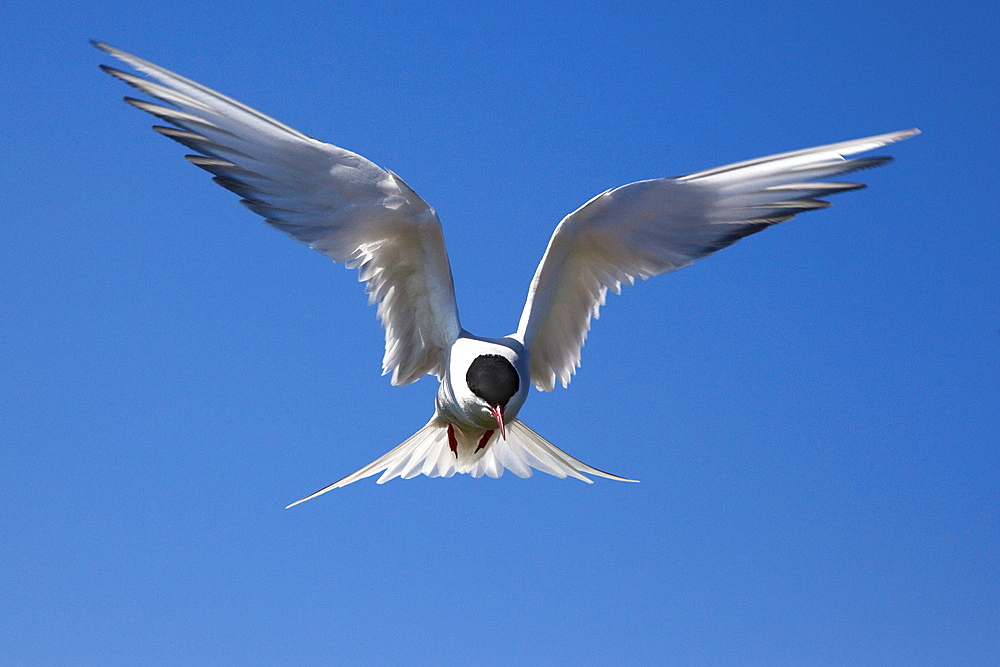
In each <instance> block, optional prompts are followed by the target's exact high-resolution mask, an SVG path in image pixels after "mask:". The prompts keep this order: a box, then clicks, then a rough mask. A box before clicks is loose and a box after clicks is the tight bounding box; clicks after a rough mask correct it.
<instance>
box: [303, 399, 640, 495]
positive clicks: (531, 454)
mask: <svg viewBox="0 0 1000 667" xmlns="http://www.w3.org/2000/svg"><path fill="white" fill-rule="evenodd" d="M452 428H453V427H452ZM448 430H449V424H448V423H447V422H445V421H443V420H441V419H438V418H437V417H436V416H435V417H433V418H432V419H431V420H430V421H429V422H427V425H426V426H424V427H423V428H422V429H420V430H419V431H417V432H416V433H414V434H413V435H411V436H410V437H409V438H408V439H407V440H406V441H405V442H404V443H403V444H401V445H399V446H398V447H396V448H395V449H393V450H392V451H391V452H389V453H388V454H386V455H385V456H382V457H381V458H379V459H377V460H375V461H372V462H371V463H369V464H368V465H366V466H365V467H364V468H362V469H361V470H358V471H357V472H355V473H352V474H350V475H348V476H347V477H345V478H343V479H342V480H340V481H337V482H334V483H333V484H331V485H329V486H325V487H323V488H322V489H320V490H319V491H317V492H316V493H313V494H310V495H308V496H306V497H305V498H303V499H302V500H297V501H295V502H294V503H292V504H291V505H289V506H288V507H294V506H296V505H298V504H299V503H304V502H305V501H307V500H311V499H313V498H315V497H316V496H319V495H322V494H324V493H326V492H327V491H332V490H333V489H337V488H340V487H342V486H347V485H348V484H351V483H352V482H356V481H358V480H359V479H364V478H365V477H371V476H372V475H377V474H378V473H382V476H381V477H379V478H378V483H379V484H384V483H385V482H388V481H389V480H390V479H393V478H395V477H402V478H403V479H409V478H411V477H416V476H417V475H427V476H428V477H451V476H452V475H454V474H455V473H464V474H468V475H472V476H473V477H482V476H483V475H487V476H489V477H500V476H501V475H502V474H503V471H504V470H505V469H506V470H510V471H511V472H512V473H514V474H515V475H517V476H518V477H531V474H532V468H534V469H535V470H541V471H542V472H546V473H548V474H550V475H554V476H556V477H559V478H564V477H576V478H577V479H579V480H582V481H584V482H587V483H588V484H592V483H593V482H592V481H591V480H590V479H588V478H587V477H586V476H584V473H586V474H588V475H597V476H599V477H607V478H608V479H616V480H618V481H619V482H637V481H638V480H635V479H626V478H624V477H619V476H617V475H612V474H609V473H606V472H604V471H602V470H598V469H597V468H593V467H591V466H589V465H587V464H586V463H584V462H583V461H579V460H577V459H575V458H573V457H572V456H570V455H569V454H567V453H566V452H564V451H562V450H561V449H559V448H558V447H556V446H555V445H553V444H552V443H551V442H549V441H548V440H546V439H545V438H543V437H542V436H540V435H538V434H537V433H535V432H534V431H532V430H531V429H530V428H528V427H527V426H525V424H524V423H523V422H522V421H521V420H519V419H515V420H514V421H512V422H510V423H509V424H507V439H506V440H504V439H503V438H501V437H500V434H499V433H492V432H491V431H476V432H474V433H465V432H462V431H460V430H458V429H457V428H453V430H452V436H453V438H454V442H452V441H451V440H450V439H449V434H448ZM487 433H492V435H489V436H487V440H486V442H485V443H483V442H482V439H483V437H484V436H485V435H486V434H487ZM453 446H454V447H453ZM285 509H288V508H287V507H286V508H285Z"/></svg>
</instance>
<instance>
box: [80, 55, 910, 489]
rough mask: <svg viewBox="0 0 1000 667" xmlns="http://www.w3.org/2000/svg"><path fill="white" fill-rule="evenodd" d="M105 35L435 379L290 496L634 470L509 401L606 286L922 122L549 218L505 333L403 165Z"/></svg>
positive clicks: (774, 216)
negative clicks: (377, 435)
mask: <svg viewBox="0 0 1000 667" xmlns="http://www.w3.org/2000/svg"><path fill="white" fill-rule="evenodd" d="M93 44H94V46H96V47H97V48H98V49H100V50H101V51H104V52H105V53H107V54H109V55H111V56H114V57H115V58H117V59H118V60H121V61H122V62H124V63H126V64H128V65H130V66H131V67H132V68H134V69H135V70H137V71H139V72H141V73H143V74H145V75H146V76H147V77H149V78H143V77H139V76H135V75H133V74H130V73H127V72H124V71H121V70H118V69H115V68H112V67H108V66H106V65H102V66H101V69H103V70H104V71H105V72H107V73H108V74H110V75H111V76H113V77H115V78H117V79H120V80H122V81H124V82H125V83H127V84H129V85H131V86H133V87H135V88H137V89H138V90H139V91H141V92H142V93H145V94H146V95H148V96H149V97H151V98H153V99H155V100H157V102H149V101H144V100H139V99H135V98H132V97H126V98H125V101H126V102H128V103H129V104H131V105H132V106H134V107H137V108H139V109H141V110H143V111H146V112H148V113H150V114H152V115H153V116H156V117H158V118H160V119H161V120H162V121H164V122H166V123H168V124H169V127H168V126H159V125H156V126H154V127H153V129H155V130H156V131H157V132H159V133H160V134H163V135H165V136H167V137H170V138H171V139H174V140H175V141H178V142H180V143H181V144H183V145H185V146H187V147H188V148H190V149H191V150H193V151H194V152H195V154H193V155H186V156H185V157H186V158H187V160H188V161H189V162H191V163H192V164H194V165H196V166H198V167H201V168H202V169H204V170H206V171H208V172H209V173H211V174H212V175H213V179H212V180H214V181H215V182H216V183H218V184H219V185H221V186H222V187H224V188H226V189H227V190H231V191H232V192H235V193H236V194H237V195H239V196H240V197H241V198H242V199H241V203H242V204H243V205H244V206H246V207H247V208H249V209H250V210H251V211H253V212H254V213H256V214H258V215H260V216H261V217H263V218H264V220H265V222H267V223H268V224H269V225H271V226H272V227H274V228H275V229H278V230H279V231H282V232H284V233H285V234H288V235H289V236H291V237H292V238H293V239H295V240H297V241H301V242H302V243H305V244H306V245H308V246H309V247H310V248H312V249H314V250H317V251H319V252H321V253H323V254H324V255H326V256H327V257H329V258H330V259H332V260H333V261H334V262H337V263H340V264H344V265H345V266H347V268H349V269H357V270H358V275H359V280H361V281H362V282H364V283H365V291H366V292H367V293H368V299H369V302H370V303H371V304H375V305H376V306H377V313H378V318H379V319H380V320H381V322H382V326H383V328H384V329H385V356H384V357H383V360H382V370H383V374H387V373H391V374H392V383H393V384H394V385H405V384H410V383H411V382H414V381H416V380H418V379H420V378H421V377H423V376H424V375H428V374H432V375H436V376H437V378H438V380H439V381H440V387H439V388H438V392H437V396H436V398H435V401H434V416H433V417H431V419H430V421H429V422H427V424H426V425H424V427H423V428H421V429H420V430H419V431H417V432H416V433H415V434H413V435H412V436H411V437H410V438H409V439H407V440H406V441H405V442H403V443H402V444H401V445H399V446H398V447H396V448H395V449H393V450H392V451H390V452H389V453H387V454H385V455H384V456H382V457H380V458H379V459H377V460H376V461H373V462H372V463H370V464H368V465H366V466H365V467H363V468H361V469H360V470H358V471H357V472H354V473H352V474H350V475H348V476H346V477H344V478H343V479H341V480H339V481H337V482H334V483H333V484H330V485H329V486H326V487H324V488H322V489H320V490H319V491H316V492H315V493H312V494H310V495H308V496H306V497H305V498H302V499H301V500H298V501H296V502H294V503H292V504H291V505H289V506H288V507H293V506H295V505H297V504H299V503H301V502H305V501H306V500H309V499H311V498H315V497H316V496H318V495H321V494H323V493H326V492H327V491H330V490H332V489H336V488H338V487H342V486H346V485H347V484H351V483H352V482H356V481H358V480H360V479H364V478H366V477H370V476H372V475H376V474H379V473H381V477H379V479H378V482H379V483H380V484H381V483H383V482H386V481H388V480H390V479H393V478H395V477H402V478H410V477H415V476H417V475H420V474H423V475H427V476H428V477H450V476H451V475H454V474H455V473H465V474H469V475H472V476H474V477H481V476H483V475H488V476H490V477H499V476H500V475H502V474H503V472H504V470H505V469H506V470H510V471H511V472H513V473H514V474H515V475H518V476H519V477H530V476H531V474H532V469H535V470H540V471H543V472H546V473H549V474H551V475H555V476H556V477H561V478H564V477H575V478H577V479H580V480H583V481H585V482H588V483H590V482H591V480H590V479H589V478H588V477H586V475H596V476H600V477H607V478H609V479H615V480H619V481H635V480H629V479H625V478H624V477H618V476H617V475H611V474H609V473H606V472H603V471H601V470H598V469H597V468H593V467H591V466H589V465H587V464H586V463H583V462H582V461H579V460H577V459H575V458H573V457H572V456H570V455H569V454H567V453H566V452H563V451H562V450H560V449H559V448H557V447H556V446H555V445H553V444H552V443H550V442H549V441H548V440H546V439H545V438H543V437H542V436H540V435H538V434H537V433H535V432H534V431H533V430H531V429H530V428H528V427H527V426H526V425H525V424H524V423H523V422H522V421H521V420H519V419H518V418H517V415H518V413H519V411H520V410H521V407H522V406H523V405H524V401H525V399H526V398H527V396H528V389H529V386H530V385H534V386H535V387H536V388H538V389H540V390H542V391H551V390H552V389H553V388H554V387H555V384H556V382H559V383H560V384H562V385H563V386H564V387H565V386H567V385H568V384H569V381H570V379H571V378H572V376H573V374H574V373H575V372H576V369H577V368H579V366H580V350H581V348H582V347H583V343H584V340H585V339H586V337H587V331H588V330H589V329H590V321H591V318H594V317H597V315H598V311H599V309H600V307H601V306H602V305H603V304H604V300H605V297H606V295H607V292H608V290H611V291H612V292H614V293H615V294H618V293H619V292H620V290H621V287H622V286H623V285H632V284H633V283H634V282H635V280H636V279H637V278H638V279H642V280H645V279H647V278H650V277H652V276H657V275H660V274H661V273H666V272H668V271H673V270H675V269H680V268H682V267H685V266H687V265H689V264H691V263H693V262H694V261H696V260H698V259H701V258H702V257H705V256H706V255H710V254H712V253H713V252H715V251H717V250H721V249H722V248H725V247H726V246H729V245H732V244H733V243H735V242H736V241H738V240H740V239H742V238H743V237H745V236H749V235H750V234H755V233H757V232H759V231H761V230H763V229H764V228H766V227H769V226H771V225H774V224H777V223H779V222H784V221H786V220H790V219H791V218H793V217H795V216H796V215H798V214H799V213H803V212H806V211H812V210H814V209H819V208H826V207H827V206H829V202H827V201H824V199H822V198H824V197H826V196H828V195H832V194H836V193H839V192H845V191H847V190H855V189H858V188H862V187H864V185H862V184H861V183H850V182H843V181H829V180H827V179H829V178H831V177H836V176H841V175H843V174H847V173H850V172H854V171H858V170H860V169H866V168H869V167H877V166H879V165H882V164H885V163H886V162H888V161H889V160H891V158H889V157H850V156H853V155H856V154H859V153H864V152H867V151H871V150H874V149H876V148H879V147H881V146H885V145H886V144H891V143H893V142H896V141H901V140H903V139H907V138H909V137H912V136H913V135H915V134H918V133H919V130H916V129H911V130H903V131H900V132H892V133H889V134H881V135H878V136H873V137H866V138H864V139H855V140H853V141H844V142H841V143H836V144H829V145H826V146H819V147H816V148H806V149H803V150H797V151H792V152H789V153H781V154H778V155H771V156H767V157H762V158H757V159H754V160H747V161H745V162H737V163H734V164H729V165H726V166H723V167H716V168H715V169H708V170H706V171H699V172H697V173H693V174H688V175H686V176H679V177H676V178H657V179H651V180H646V181H638V182H636V183H630V184H628V185H623V186H621V187H617V188H613V189H611V190H608V191H606V192H603V193H601V194H599V195H597V196H596V197H594V198H593V199H591V200H590V201H588V202H587V203H586V204H584V205H583V206H581V207H580V208H578V209H577V210H576V211H574V212H572V213H570V214H569V215H568V216H566V217H565V218H563V220H562V221H561V222H560V223H559V224H558V225H557V226H556V229H555V231H554V232H553V233H552V238H551V239H550V240H549V245H548V247H547V248H546V249H545V254H544V256H543V257H542V261H541V263H540V264H539V265H538V268H537V270H536V271H535V275H534V278H532V281H531V285H530V287H529V289H528V298H527V301H526V302H525V304H524V310H523V311H522V313H521V319H520V322H519V323H518V326H517V330H516V331H515V332H514V333H512V334H510V335H509V336H504V337H502V338H483V337H480V336H475V335H473V334H471V333H469V332H468V331H466V330H465V329H463V328H462V325H461V323H460V322H459V319H458V309H457V307H456V304H455V290H454V286H453V283H452V276H451V268H450V266H449V263H448V255H447V253H446V252H445V246H444V237H443V235H442V232H441V223H440V221H439V220H438V217H437V214H436V213H435V212H434V209H433V208H431V207H430V206H429V205H428V204H427V203H426V202H425V201H424V200H423V199H421V198H420V196H419V195H417V193H416V192H414V191H413V190H412V189H411V188H410V187H409V186H408V185H407V184H406V183H405V182H404V181H403V180H402V179H401V178H400V177H399V176H397V175H396V174H394V173H393V172H391V171H389V170H385V169H382V168H381V167H379V166H378V165H376V164H374V163H372V162H370V161H368V160H366V159H365V158H363V157H361V156H360V155H357V154H355V153H352V152H350V151H348V150H345V149H343V148H339V147H337V146H334V145H332V144H328V143H324V142H322V141H318V140H316V139H313V138H312V137H309V136H306V135H304V134H302V133H301V132H299V131H297V130H294V129H292V128H291V127H288V126H287V125H284V124H283V123H280V122H278V121H277V120H274V119H273V118H270V117H268V116H265V115H264V114H262V113H260V112H259V111H256V110H254V109H251V108H250V107H248V106H246V105H244V104H241V103H240V102H237V101H236V100H233V99H230V98H228V97H226V96H224V95H221V94H220V93H217V92H215V91H214V90H211V89H209V88H206V87H205V86H202V85H201V84H198V83H196V82H194V81H191V80H190V79H186V78H184V77H182V76H179V75H177V74H174V73H173V72H170V71H168V70H166V69H163V68H162V67H159V66H157V65H154V64H153V63H151V62H148V61H146V60H142V59H141V58H137V57H136V56H133V55H131V54H129V53H126V52H125V51H121V50H119V49H116V48H114V47H112V46H109V45H108V44H104V43H102V42H93Z"/></svg>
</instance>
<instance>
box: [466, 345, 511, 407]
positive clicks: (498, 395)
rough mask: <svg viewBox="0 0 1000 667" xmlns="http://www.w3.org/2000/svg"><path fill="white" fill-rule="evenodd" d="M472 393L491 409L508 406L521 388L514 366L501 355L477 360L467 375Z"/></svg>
mask: <svg viewBox="0 0 1000 667" xmlns="http://www.w3.org/2000/svg"><path fill="white" fill-rule="evenodd" d="M465 382H466V384H468V385H469V389H471V390H472V393H473V394H475V395H476V396H478V397H479V398H481V399H483V400H484V401H486V402H487V403H489V404H490V406H491V407H496V406H498V405H507V401H509V400H510V399H511V397H512V396H513V395H514V394H516V393H517V390H518V389H519V388H520V387H521V380H520V378H518V377H517V370H516V369H515V368H514V366H513V364H511V363H510V362H509V361H507V360H506V359H505V358H503V357H501V356H500V355H499V354H484V355H481V356H478V357H476V358H475V360H474V361H473V362H472V364H471V365H470V366H469V370H468V372H467V373H466V374H465Z"/></svg>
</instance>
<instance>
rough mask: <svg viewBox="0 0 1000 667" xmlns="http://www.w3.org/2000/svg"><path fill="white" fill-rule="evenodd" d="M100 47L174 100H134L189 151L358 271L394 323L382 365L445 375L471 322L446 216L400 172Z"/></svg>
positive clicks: (282, 226) (396, 375)
mask: <svg viewBox="0 0 1000 667" xmlns="http://www.w3.org/2000/svg"><path fill="white" fill-rule="evenodd" d="M94 46H96V47H97V48H99V49H101V50H102V51H104V52H105V53H108V54H110V55H112V56H114V57H115V58H118V59H119V60H121V61H123V62H125V63H128V64H129V65H131V66H132V67H134V68H135V69H136V70H138V71H140V72H142V73H144V74H146V75H148V76H149V77H151V78H152V79H154V80H155V82H153V81H150V80H148V79H145V78H141V77H137V76H133V75H132V74H128V73H126V72H122V71H120V70H116V69H114V68H111V67H106V66H102V67H101V69H103V70H104V71H105V72H107V73H108V74H110V75H112V76H114V77H116V78H118V79H121V80H122V81H124V82H125V83H128V84H129V85H132V86H134V87H136V88H138V89H139V90H140V91H142V92H143V93H145V94H147V95H149V96H150V97H153V98H155V99H156V100H158V101H159V102H162V103H163V104H156V103H152V102H146V101H142V100H137V99H132V98H128V97H126V98H125V101H126V102H128V103H129V104H131V105H132V106H135V107H138V108H139V109H142V110H143V111H146V112H148V113H151V114H153V115H154V116H157V117H158V118H160V119H162V120H164V121H166V122H167V123H170V124H171V125H172V126H173V127H161V126H154V128H153V129H155V130H156V131H157V132H159V133H160V134H163V135H166V136H168V137H170V138H171V139H174V140H176V141H178V142H180V143H182V144H184V145H185V146H187V147H189V148H191V149H193V150H194V151H196V152H197V153H198V154H197V155H187V156H186V157H187V159H188V160H189V161H190V162H191V163H193V164H195V165H197V166H199V167H201V168H202V169H205V170H206V171H208V172H210V173H212V174H214V175H215V178H214V179H213V180H214V181H215V182H216V183H218V184H219V185H221V186H222V187H224V188H226V189H228V190H232V191H233V192H235V193H236V194H238V195H239V196H240V197H242V198H243V199H242V202H241V203H242V204H244V205H245V206H246V207H247V208H249V209H250V210H251V211H253V212H254V213H257V214H258V215H260V216H262V217H263V218H264V219H265V221H266V222H267V223H268V224H269V225H271V226H272V227H274V228H276V229H278V230H280V231H282V232H284V233H286V234H288V235H289V236H291V237H292V238H294V239H295V240H297V241H301V242H302V243H305V244H307V245H308V246H309V247H310V248H312V249H314V250H317V251H319V252H321V253H323V254H324V255H326V256H328V257H329V258H330V259H332V260H333V261H335V262H338V263H342V264H346V265H347V267H348V268H356V269H358V274H359V279H360V280H362V281H365V282H366V283H367V285H366V286H365V291H366V292H367V293H368V296H369V302H370V303H375V304H378V317H379V319H380V320H381V321H382V326H383V327H384V328H385V357H384V358H383V360H382V370H383V373H389V372H391V373H392V382H393V384H409V383H410V382H413V381H415V380H418V379H419V378H421V377H422V376H424V375H425V374H427V373H434V374H436V375H438V376H439V377H441V376H443V375H444V371H445V366H446V361H445V360H446V358H447V351H448V348H449V347H450V346H451V344H452V342H454V340H455V338H456V337H457V336H458V334H459V331H460V326H459V321H458V311H457V308H456V306H455V290H454V286H453V283H452V278H451V268H450V266H449V264H448V255H447V253H446V252H445V247H444V238H443V236H442V234H441V223H440V221H439V220H438V218H437V214H436V213H435V212H434V209H432V208H431V207H430V206H428V205H427V203H426V202H424V200H423V199H421V198H420V197H419V196H418V195H417V193H415V192H414V191H413V190H411V189H410V188H409V186H407V185H406V183H404V182H403V181H402V179H400V178H399V177H398V176H396V175H395V174H393V173H392V172H391V171H385V170H383V169H381V168H380V167H378V166H377V165H375V164H373V163H372V162H369V161H368V160H366V159H365V158H363V157H361V156H360V155H356V154H354V153H352V152H350V151H347V150H344V149H343V148H338V147H337V146H332V145H330V144H327V143H323V142H321V141H317V140H316V139H312V138H311V137H307V136H306V135H304V134H302V133H301V132H298V131H296V130H294V129H292V128H290V127H288V126H287V125H284V124H282V123H279V122H278V121H276V120H274V119H273V118H269V117H267V116H265V115H264V114H262V113H260V112H258V111H255V110H254V109H251V108H250V107H248V106H245V105H243V104H241V103H239V102H237V101H236V100H232V99H230V98H228V97H225V96H223V95H220V94H219V93H217V92H215V91H213V90H210V89H208V88H206V87H204V86H202V85H200V84H198V83H195V82H194V81H191V80H189V79H185V78H183V77H181V76H178V75H177V74H174V73H172V72H169V71H167V70H165V69H163V68H161V67H158V66H156V65H154V64H153V63H150V62H147V61H145V60H142V59H140V58H137V57H135V56H133V55H131V54H129V53H126V52H124V51H121V50H119V49H116V48H114V47H111V46H108V45H107V44H102V43H100V42H94Z"/></svg>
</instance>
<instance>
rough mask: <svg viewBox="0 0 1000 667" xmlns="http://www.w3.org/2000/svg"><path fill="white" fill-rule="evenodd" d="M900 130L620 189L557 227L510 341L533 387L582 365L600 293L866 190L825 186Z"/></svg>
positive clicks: (549, 384)
mask: <svg viewBox="0 0 1000 667" xmlns="http://www.w3.org/2000/svg"><path fill="white" fill-rule="evenodd" d="M917 133H918V130H905V131H902V132H893V133H890V134H882V135H878V136H874V137H867V138H864V139H855V140H853V141H845V142H842V143H837V144H830V145H827V146H819V147H816V148H807V149H804V150H799V151H793V152H790V153H782V154H779V155H771V156H768V157H762V158H757V159H755V160H748V161H746V162H738V163H736V164H730V165H726V166H724V167H718V168H716V169H709V170H707V171H700V172H698V173H695V174H690V175H688V176H681V177H678V178H661V179H656V180H650V181H639V182H637V183H631V184H629V185H624V186H622V187H620V188H616V189H614V190H608V191H607V192H605V193H603V194H601V195H598V196H597V197H594V198H593V199H591V200H590V201H589V202H587V203H586V204H584V205H583V206H581V207H580V208H579V209H577V210H576V211H574V212H573V213H571V214H570V215H568V216H566V217H565V218H564V219H563V220H562V222H560V223H559V226H558V227H556V230H555V232H553V234H552V238H551V239H550V241H549V245H548V248H546V250H545V255H544V257H542V261H541V263H540V264H539V265H538V269H537V270H536V271H535V276H534V278H533V280H532V282H531V288H530V289H529V291H528V299H527V303H525V306H524V311H523V312H522V313H521V321H520V324H519V325H518V331H517V334H515V335H516V336H517V337H518V338H519V339H520V340H521V341H522V342H523V343H524V345H525V346H526V347H527V348H528V349H529V350H530V353H531V361H530V372H531V382H532V383H533V384H534V385H535V386H536V387H538V388H539V389H542V390H544V391H550V390H551V389H552V388H553V387H554V386H555V383H556V380H559V381H560V382H561V383H562V385H563V386H566V385H568V384H569V381H570V378H571V377H572V375H573V374H574V373H575V372H576V369H577V368H579V366H580V349H581V348H582V347H583V343H584V340H585V339H586V337H587V331H588V330H589V329H590V320H591V318H592V317H597V315H598V311H599V309H600V307H601V306H602V305H603V304H604V299H605V296H606V294H607V291H608V290H609V289H610V290H612V291H613V292H615V293H616V294H617V293H618V292H619V291H620V289H621V286H622V285H623V284H624V285H631V284H633V282H634V281H635V279H636V278H640V279H643V280H645V279H646V278H649V277H651V276H656V275H659V274H661V273H665V272H667V271H673V270H675V269H679V268H682V267H684V266H687V265H688V264H691V263H692V262H694V261H696V260H698V259H701V258H702V257H705V256H706V255H709V254H711V253H713V252H715V251H716V250H720V249H722V248H725V247H726V246H728V245H731V244H733V243H735V242H736V241H738V240H740V239H741V238H743V237H745V236H748V235H750V234H754V233H756V232H759V231H761V230H762V229H764V228H765V227H768V226H770V225H773V224H775V223H778V222H784V221H785V220H790V219H791V218H793V217H795V215H797V214H798V213H801V212H803V211H810V210H813V209H817V208H825V207H827V206H829V203H828V202H826V201H822V200H821V199H820V198H821V197H825V196H827V195H831V194H835V193H837V192H843V191H845V190H853V189H856V188H861V187H864V186H863V185H862V184H860V183H843V182H832V183H831V182H824V181H823V179H827V178H830V177H835V176H840V175H843V174H846V173H849V172H852V171H856V170H858V169H865V168H867V167H875V166H878V165H880V164H884V163H885V162H886V161H888V160H890V159H891V158H887V157H870V158H854V159H847V158H846V156H849V155H855V154H857V153H863V152H865V151H870V150H873V149H875V148H878V147H880V146H884V145H886V144H890V143H893V142H895V141H901V140H903V139H907V138H909V137H912V136H913V135H915V134H917Z"/></svg>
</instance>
